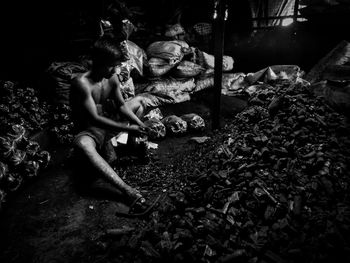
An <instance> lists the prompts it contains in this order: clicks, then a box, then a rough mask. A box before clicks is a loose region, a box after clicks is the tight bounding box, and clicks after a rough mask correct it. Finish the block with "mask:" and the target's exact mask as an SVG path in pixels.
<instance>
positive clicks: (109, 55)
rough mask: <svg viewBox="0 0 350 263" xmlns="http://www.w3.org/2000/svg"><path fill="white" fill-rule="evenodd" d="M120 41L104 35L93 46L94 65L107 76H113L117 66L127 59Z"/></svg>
mask: <svg viewBox="0 0 350 263" xmlns="http://www.w3.org/2000/svg"><path fill="white" fill-rule="evenodd" d="M118 43H119V42H118V40H114V39H113V38H110V37H103V38H100V39H99V40H97V41H96V42H95V43H94V45H93V47H92V54H91V58H92V66H93V68H94V69H95V70H96V71H99V72H100V73H101V74H102V75H103V76H104V77H105V78H109V77H111V76H112V75H113V74H114V73H115V67H116V66H118V65H120V63H121V62H123V61H125V57H124V55H123V53H122V51H121V50H120V47H119V45H118Z"/></svg>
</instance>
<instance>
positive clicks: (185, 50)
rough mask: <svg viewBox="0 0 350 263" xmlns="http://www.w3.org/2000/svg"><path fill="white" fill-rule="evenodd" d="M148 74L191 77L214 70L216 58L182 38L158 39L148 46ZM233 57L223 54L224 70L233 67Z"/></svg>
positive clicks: (153, 75)
mask: <svg viewBox="0 0 350 263" xmlns="http://www.w3.org/2000/svg"><path fill="white" fill-rule="evenodd" d="M146 53H147V56H148V58H149V59H148V75H149V76H152V77H160V76H163V75H165V74H166V73H168V72H169V73H170V75H171V76H172V77H175V78H191V77H196V76H198V75H200V74H201V73H205V72H207V73H210V72H213V69H214V66H215V65H214V64H215V58H214V56H213V55H210V54H207V53H205V52H203V51H200V50H198V49H197V48H194V47H190V46H189V45H188V44H187V43H186V42H184V41H181V40H173V41H158V42H154V43H152V44H151V45H149V46H148V48H147V51H146ZM233 64H234V61H233V58H232V57H230V56H223V65H222V69H223V71H224V72H225V71H230V70H232V69H233Z"/></svg>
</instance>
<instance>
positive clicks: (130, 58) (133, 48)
mask: <svg viewBox="0 0 350 263" xmlns="http://www.w3.org/2000/svg"><path fill="white" fill-rule="evenodd" d="M120 47H121V50H122V52H123V55H124V57H125V58H126V59H127V63H128V64H129V65H130V66H131V68H134V69H136V70H137V72H138V73H139V74H140V75H141V76H143V67H144V65H147V63H148V62H147V55H146V52H145V51H144V50H143V49H142V48H140V47H139V46H138V45H136V44H135V43H134V42H132V41H130V40H125V41H123V42H121V43H120Z"/></svg>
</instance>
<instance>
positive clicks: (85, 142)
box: [73, 136, 96, 149]
mask: <svg viewBox="0 0 350 263" xmlns="http://www.w3.org/2000/svg"><path fill="white" fill-rule="evenodd" d="M73 145H74V147H75V148H78V149H88V148H91V147H94V148H95V147H96V143H95V141H94V140H93V139H92V138H91V137H89V136H80V137H78V138H76V139H75V140H74V142H73Z"/></svg>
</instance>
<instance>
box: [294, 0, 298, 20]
mask: <svg viewBox="0 0 350 263" xmlns="http://www.w3.org/2000/svg"><path fill="white" fill-rule="evenodd" d="M298 11H299V0H295V2H294V23H296V22H297V19H298Z"/></svg>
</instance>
